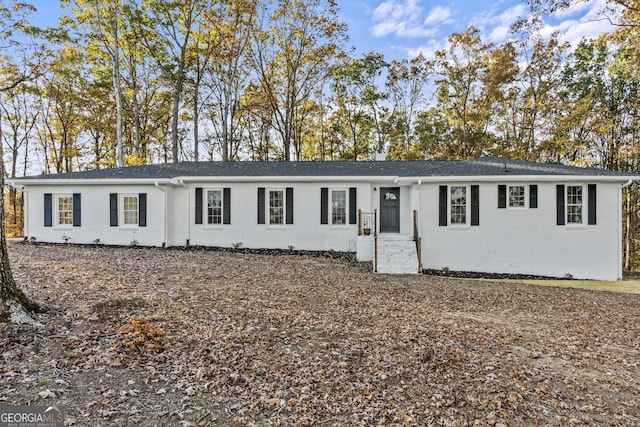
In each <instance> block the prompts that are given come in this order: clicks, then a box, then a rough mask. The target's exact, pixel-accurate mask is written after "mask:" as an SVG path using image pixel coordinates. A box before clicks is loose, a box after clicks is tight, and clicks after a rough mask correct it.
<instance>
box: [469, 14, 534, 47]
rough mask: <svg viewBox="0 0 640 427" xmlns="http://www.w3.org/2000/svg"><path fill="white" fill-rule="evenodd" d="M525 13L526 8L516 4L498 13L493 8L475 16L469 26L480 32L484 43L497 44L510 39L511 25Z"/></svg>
mask: <svg viewBox="0 0 640 427" xmlns="http://www.w3.org/2000/svg"><path fill="white" fill-rule="evenodd" d="M526 13H527V8H526V6H525V5H523V4H516V5H515V6H511V7H509V8H507V9H505V10H503V11H500V12H499V13H498V12H497V10H496V9H495V8H493V9H491V10H489V11H487V12H485V13H483V14H481V15H477V16H475V17H474V18H473V19H472V21H471V24H473V25H475V26H476V27H477V28H478V29H480V30H481V31H482V34H483V39H485V41H487V42H491V43H495V44H499V43H502V42H504V41H505V40H507V39H508V38H509V37H510V31H511V25H512V24H513V23H514V22H515V21H516V20H517V19H518V18H519V17H521V16H524V15H526Z"/></svg>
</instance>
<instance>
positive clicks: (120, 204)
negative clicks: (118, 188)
mask: <svg viewBox="0 0 640 427" xmlns="http://www.w3.org/2000/svg"><path fill="white" fill-rule="evenodd" d="M125 197H135V199H136V223H135V224H127V223H125V209H124V199H125ZM118 227H119V228H127V229H134V228H139V227H140V194H139V193H119V194H118Z"/></svg>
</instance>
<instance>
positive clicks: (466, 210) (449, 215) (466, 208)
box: [447, 184, 471, 228]
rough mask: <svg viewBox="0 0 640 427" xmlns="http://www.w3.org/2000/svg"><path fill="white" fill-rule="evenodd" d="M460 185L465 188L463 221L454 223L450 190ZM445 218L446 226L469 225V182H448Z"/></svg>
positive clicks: (460, 226)
mask: <svg viewBox="0 0 640 427" xmlns="http://www.w3.org/2000/svg"><path fill="white" fill-rule="evenodd" d="M457 187H462V188H464V189H465V200H464V219H465V222H464V223H454V222H453V221H452V212H451V208H452V207H453V206H452V205H453V204H452V200H451V199H452V197H451V196H452V194H451V190H452V189H453V188H457ZM447 220H448V226H449V227H453V228H468V227H470V226H471V184H449V185H448V186H447Z"/></svg>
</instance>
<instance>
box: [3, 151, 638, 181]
mask: <svg viewBox="0 0 640 427" xmlns="http://www.w3.org/2000/svg"><path fill="white" fill-rule="evenodd" d="M502 175H504V176H517V175H574V176H576V175H579V176H620V177H631V176H632V175H631V174H627V173H624V172H614V171H608V170H604V169H597V168H579V167H571V166H563V165H558V164H544V163H532V162H525V161H519V160H507V159H500V158H497V157H488V156H485V157H480V158H478V159H474V160H465V161H436V160H426V161H375V162H374V161H362V162H354V161H332V162H315V161H309V162H215V161H214V162H180V163H163V164H156V165H147V166H131V167H125V168H112V169H99V170H89V171H79V172H71V173H62V174H50V175H36V176H29V177H24V178H17V179H15V181H22V182H25V181H29V180H33V179H38V180H41V179H47V180H48V179H87V180H94V179H95V180H108V179H171V178H177V177H216V176H219V177H227V176H228V177H234V176H249V177H275V176H291V177H311V176H313V177H319V176H345V177H348V176H371V177H383V176H392V177H429V176H438V177H447V176H502ZM25 183H26V182H25Z"/></svg>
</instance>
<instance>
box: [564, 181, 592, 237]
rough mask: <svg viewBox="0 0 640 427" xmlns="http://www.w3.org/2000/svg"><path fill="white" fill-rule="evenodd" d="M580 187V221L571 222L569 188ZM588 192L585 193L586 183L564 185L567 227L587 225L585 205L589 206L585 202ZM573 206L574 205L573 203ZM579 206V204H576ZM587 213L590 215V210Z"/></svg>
mask: <svg viewBox="0 0 640 427" xmlns="http://www.w3.org/2000/svg"><path fill="white" fill-rule="evenodd" d="M570 187H572V188H580V205H579V206H580V222H570V221H569V188H570ZM585 195H586V193H585V185H584V184H577V185H569V184H566V185H565V186H564V221H565V226H567V227H584V226H586V223H585V206H587V209H588V205H586V204H585V199H586V197H585ZM572 206H574V205H573V204H572ZM575 206H577V205H575ZM586 215H588V212H587V213H586Z"/></svg>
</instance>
